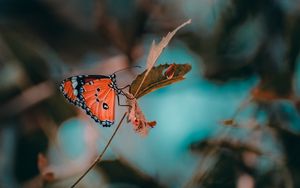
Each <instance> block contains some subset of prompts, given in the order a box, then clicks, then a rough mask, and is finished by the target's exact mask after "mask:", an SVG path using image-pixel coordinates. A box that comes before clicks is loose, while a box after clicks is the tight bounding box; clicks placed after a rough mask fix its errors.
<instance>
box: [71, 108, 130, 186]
mask: <svg viewBox="0 0 300 188" xmlns="http://www.w3.org/2000/svg"><path fill="white" fill-rule="evenodd" d="M126 115H127V112H125V113H124V115H123V116H122V118H121V120H120V122H119V124H118V126H117V127H116V129H115V130H114V132H113V134H112V135H111V137H110V139H109V141H108V142H107V144H106V146H105V147H104V149H103V150H102V152H101V153H100V154H99V155H98V157H97V158H96V159H95V161H94V162H93V163H92V164H91V166H90V167H89V168H88V169H87V170H86V171H85V172H84V173H83V174H82V175H81V176H80V177H79V178H78V179H77V181H76V182H75V183H74V184H73V185H72V186H71V188H73V187H75V186H76V185H77V184H78V183H79V182H80V181H81V180H82V178H84V176H85V175H86V174H87V173H88V172H89V171H90V170H91V169H92V168H93V167H94V166H95V165H96V164H97V163H98V162H100V161H101V159H102V157H103V155H104V153H105V152H106V150H107V148H108V146H109V145H110V144H111V142H112V140H113V138H114V137H115V135H116V133H117V132H118V130H119V128H120V127H121V125H122V122H123V121H124V119H125V117H126Z"/></svg>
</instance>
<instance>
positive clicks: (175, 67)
mask: <svg viewBox="0 0 300 188" xmlns="http://www.w3.org/2000/svg"><path fill="white" fill-rule="evenodd" d="M170 67H171V68H172V70H170ZM190 70H191V66H190V65H189V64H175V63H174V64H171V65H169V64H164V65H159V66H157V67H153V68H152V69H151V71H150V72H149V76H148V77H147V79H145V80H144V81H143V78H144V77H145V74H146V71H144V72H143V73H141V74H140V75H138V76H137V77H136V79H135V80H134V81H133V82H132V83H131V86H130V88H129V92H130V93H136V95H135V97H136V98H140V97H142V96H143V95H146V94H148V93H150V92H152V91H154V90H157V89H159V88H161V87H164V86H167V85H170V84H172V83H174V82H178V81H180V80H183V79H184V75H185V74H186V73H187V72H189V71H190ZM167 71H169V72H168V73H166V72H167ZM170 73H172V74H171V75H172V76H170ZM142 81H143V84H141V82H142ZM140 84H141V86H140ZM139 86H140V89H139V91H138V92H137V89H138V88H139Z"/></svg>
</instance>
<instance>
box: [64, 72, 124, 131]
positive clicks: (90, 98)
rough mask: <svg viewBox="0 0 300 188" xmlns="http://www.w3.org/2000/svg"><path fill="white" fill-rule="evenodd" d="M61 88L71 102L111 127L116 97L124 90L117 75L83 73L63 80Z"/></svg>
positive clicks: (98, 121)
mask: <svg viewBox="0 0 300 188" xmlns="http://www.w3.org/2000/svg"><path fill="white" fill-rule="evenodd" d="M60 90H61V92H62V93H63V95H64V96H65V97H66V98H67V99H68V101H69V102H71V103H73V104H74V105H76V106H79V107H81V108H82V109H84V110H85V112H86V113H87V114H88V115H89V116H91V117H92V118H93V119H94V120H95V121H96V122H97V123H100V124H101V125H102V126H104V127H110V126H111V125H112V124H113V123H114V119H115V97H116V96H117V97H118V95H120V94H122V95H124V93H123V91H122V90H121V89H119V88H118V86H117V84H116V75H115V74H112V75H109V76H105V75H81V76H73V77H70V78H67V79H65V80H64V81H62V83H61V85H60Z"/></svg>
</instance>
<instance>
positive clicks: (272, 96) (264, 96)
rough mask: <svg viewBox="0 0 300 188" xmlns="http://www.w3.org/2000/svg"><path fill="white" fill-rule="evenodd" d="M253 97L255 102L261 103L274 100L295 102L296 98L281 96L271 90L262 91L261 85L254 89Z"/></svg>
mask: <svg viewBox="0 0 300 188" xmlns="http://www.w3.org/2000/svg"><path fill="white" fill-rule="evenodd" d="M251 95H252V97H253V99H254V100H256V101H261V102H270V101H274V100H290V101H294V97H293V96H292V95H287V96H281V95H278V94H277V93H276V92H275V91H273V90H271V89H262V88H261V87H260V85H258V86H257V87H255V88H253V89H252V91H251Z"/></svg>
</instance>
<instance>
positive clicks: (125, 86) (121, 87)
mask: <svg viewBox="0 0 300 188" xmlns="http://www.w3.org/2000/svg"><path fill="white" fill-rule="evenodd" d="M128 87H130V84H128V85H127V86H124V87H121V88H120V89H121V90H123V89H126V88H128Z"/></svg>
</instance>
